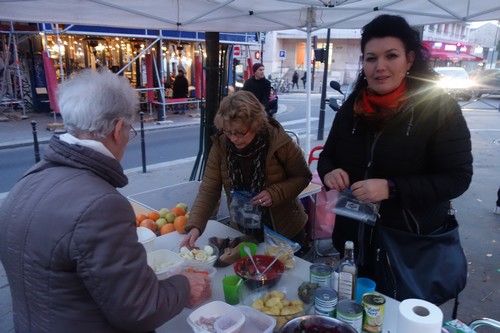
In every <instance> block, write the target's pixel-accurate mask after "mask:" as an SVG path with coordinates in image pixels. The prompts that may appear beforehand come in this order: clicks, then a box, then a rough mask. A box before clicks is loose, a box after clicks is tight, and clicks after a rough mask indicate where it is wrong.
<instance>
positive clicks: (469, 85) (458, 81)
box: [433, 67, 476, 101]
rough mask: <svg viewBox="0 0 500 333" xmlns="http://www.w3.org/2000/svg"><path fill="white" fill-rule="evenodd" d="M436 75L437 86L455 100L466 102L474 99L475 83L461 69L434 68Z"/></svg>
mask: <svg viewBox="0 0 500 333" xmlns="http://www.w3.org/2000/svg"><path fill="white" fill-rule="evenodd" d="M433 69H434V71H435V72H436V73H437V74H438V81H437V83H436V84H437V86H438V87H440V88H442V89H444V90H445V91H446V92H447V93H448V94H449V95H451V96H452V97H453V98H455V99H456V100H459V99H461V100H465V101H468V100H470V99H471V98H472V97H474V95H475V94H476V93H475V82H474V80H471V79H470V77H469V74H467V71H466V70H465V69H464V68H462V67H434V68H433Z"/></svg>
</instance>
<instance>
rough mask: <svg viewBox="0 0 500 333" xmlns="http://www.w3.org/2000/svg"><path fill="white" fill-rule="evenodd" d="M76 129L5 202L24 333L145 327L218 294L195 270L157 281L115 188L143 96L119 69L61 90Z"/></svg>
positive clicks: (0, 250)
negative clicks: (116, 72)
mask: <svg viewBox="0 0 500 333" xmlns="http://www.w3.org/2000/svg"><path fill="white" fill-rule="evenodd" d="M58 92H59V96H58V97H59V100H58V103H59V109H60V111H61V115H62V117H63V120H64V123H65V126H66V129H67V133H65V134H63V135H61V136H54V137H52V138H51V140H50V142H49V144H48V147H47V149H46V152H45V155H44V159H43V161H41V162H39V163H38V164H36V165H35V166H34V167H33V168H32V169H31V170H29V171H28V172H27V173H26V174H25V175H24V176H23V178H22V179H21V180H20V181H19V182H18V183H17V184H16V185H15V186H14V187H13V188H12V190H11V191H10V193H9V195H8V196H7V198H6V199H5V201H4V203H3V205H2V207H0V228H1V230H2V233H1V235H0V259H1V260H2V264H3V266H4V268H5V271H6V273H7V278H8V280H9V285H10V289H11V294H12V300H13V316H14V326H15V330H16V332H33V331H36V332H124V331H127V332H146V331H151V330H154V329H155V328H157V327H159V326H160V325H162V324H163V323H164V322H166V321H167V320H169V319H170V318H172V317H174V316H175V315H177V314H178V313H179V312H180V311H181V310H182V309H183V308H184V306H186V305H188V306H193V305H196V304H199V303H201V302H202V301H203V300H205V299H206V298H207V297H208V296H209V295H210V280H209V278H208V277H206V276H204V275H203V274H195V273H186V274H182V275H176V276H173V277H171V278H169V279H167V280H163V281H158V280H157V277H156V275H155V273H154V271H153V270H152V269H151V268H150V267H149V266H148V264H147V260H146V252H145V250H144V247H143V246H142V245H141V244H140V243H139V242H138V241H137V234H136V226H135V214H134V211H133V210H132V207H131V205H130V203H129V202H128V200H127V199H126V198H125V197H123V196H122V195H121V194H120V193H119V192H118V191H117V190H116V187H123V186H125V185H126V184H127V182H128V180H127V177H126V176H125V175H124V173H123V169H122V167H121V165H120V162H119V161H120V159H121V158H122V156H123V154H124V152H125V147H126V146H127V143H128V142H129V140H130V138H131V137H133V136H134V135H135V131H134V130H133V128H132V123H133V121H134V117H135V115H136V112H137V109H138V105H139V103H138V95H137V93H136V91H135V90H134V89H133V88H132V87H131V86H130V84H129V83H128V81H127V80H126V79H125V78H123V77H119V76H116V75H114V74H112V73H111V72H107V71H103V72H92V71H83V72H81V73H80V74H79V75H78V76H77V77H76V78H73V79H71V80H69V81H66V82H65V83H63V84H62V85H61V86H60V87H59V91H58Z"/></svg>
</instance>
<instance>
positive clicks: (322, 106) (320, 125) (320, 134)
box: [317, 28, 330, 140]
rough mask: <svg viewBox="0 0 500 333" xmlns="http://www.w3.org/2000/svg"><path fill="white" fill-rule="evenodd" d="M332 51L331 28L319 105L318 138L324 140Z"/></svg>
mask: <svg viewBox="0 0 500 333" xmlns="http://www.w3.org/2000/svg"><path fill="white" fill-rule="evenodd" d="M329 53H330V28H328V29H327V30H326V52H325V53H324V55H323V59H322V60H323V62H324V64H323V84H322V85H321V103H320V107H319V122H318V136H317V140H323V133H324V128H325V104H326V103H325V100H326V81H328V55H329Z"/></svg>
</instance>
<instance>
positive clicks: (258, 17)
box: [0, 0, 500, 152]
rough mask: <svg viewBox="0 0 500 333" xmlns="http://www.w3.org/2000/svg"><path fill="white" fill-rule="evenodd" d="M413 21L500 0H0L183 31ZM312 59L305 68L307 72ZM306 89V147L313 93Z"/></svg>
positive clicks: (46, 13)
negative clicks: (389, 18) (397, 18)
mask: <svg viewBox="0 0 500 333" xmlns="http://www.w3.org/2000/svg"><path fill="white" fill-rule="evenodd" d="M384 13H387V14H396V15H401V16H404V17H405V18H406V19H407V20H408V22H409V23H410V24H411V25H425V24H432V23H446V22H457V21H462V22H471V21H484V20H496V19H500V2H499V1H498V0H141V1H137V0H0V21H15V22H40V23H57V24H80V25H97V26H111V27H128V28H148V29H163V30H177V29H179V30H184V31H214V32H248V31H273V30H286V29H301V30H303V31H305V32H307V35H308V38H307V48H306V50H307V53H306V59H310V58H311V55H310V50H311V34H312V33H313V32H314V31H316V30H318V29H323V28H337V29H341V28H361V27H362V26H363V25H365V24H366V23H367V22H369V21H370V20H371V19H373V18H374V17H376V16H378V15H380V14H384ZM310 66H311V64H310V62H306V70H307V72H310ZM310 93H311V92H310V80H309V86H308V88H307V117H306V118H307V139H306V142H307V143H306V145H307V147H306V152H309V150H310V116H311V95H310Z"/></svg>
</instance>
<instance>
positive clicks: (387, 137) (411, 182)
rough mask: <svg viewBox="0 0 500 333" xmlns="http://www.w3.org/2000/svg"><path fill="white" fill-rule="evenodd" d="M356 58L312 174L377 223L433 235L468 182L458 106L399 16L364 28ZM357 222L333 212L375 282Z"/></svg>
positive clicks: (466, 140)
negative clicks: (367, 210) (374, 209)
mask: <svg viewBox="0 0 500 333" xmlns="http://www.w3.org/2000/svg"><path fill="white" fill-rule="evenodd" d="M361 52H362V55H363V67H362V70H361V72H360V73H359V76H358V79H357V82H356V85H355V87H354V90H353V92H352V94H351V95H350V96H349V97H348V99H347V101H346V102H345V103H344V104H343V105H342V107H341V109H340V111H339V112H338V113H337V114H336V116H335V119H334V122H333V125H332V128H331V130H330V133H329V136H328V139H327V140H326V143H325V145H324V149H323V151H322V153H321V154H320V157H319V161H318V173H319V175H320V177H321V179H322V181H323V184H324V185H325V186H326V187H327V188H328V189H335V190H337V191H343V190H345V189H346V188H350V190H351V191H352V194H353V195H354V196H355V197H356V198H357V199H359V200H361V201H365V202H372V203H377V204H379V205H380V207H379V212H378V213H379V218H378V221H377V223H379V224H381V225H384V226H386V227H390V228H392V229H397V230H404V231H409V232H415V233H421V234H429V233H432V232H433V231H435V230H438V229H440V228H441V227H443V226H444V225H446V223H447V221H448V209H449V201H450V200H451V199H454V198H456V197H458V196H460V195H461V194H463V193H464V192H465V191H466V190H467V188H468V187H469V184H470V182H471V178H472V154H471V140H470V133H469V130H468V128H467V124H466V122H465V119H464V117H463V115H462V112H461V109H460V106H459V105H458V104H457V102H456V101H455V100H453V99H452V98H451V97H449V96H448V95H446V94H445V93H443V92H442V91H441V90H438V89H437V88H436V86H435V84H434V82H433V81H434V72H433V71H432V70H431V69H430V68H429V66H428V65H427V59H428V54H429V53H428V51H427V50H426V49H425V48H424V47H423V46H422V44H421V43H420V37H419V35H418V32H416V31H414V30H413V29H411V27H410V26H409V25H408V24H407V23H406V21H405V20H404V19H403V18H401V17H399V16H390V15H382V16H379V17H378V18H376V19H374V20H373V21H372V22H370V23H369V24H367V25H366V26H365V27H364V29H363V33H362V38H361ZM361 225H363V223H360V222H358V221H356V220H353V219H350V218H346V217H343V216H339V215H337V216H336V221H335V229H334V232H333V235H332V239H333V242H334V245H335V247H336V249H337V250H339V251H340V252H341V253H343V250H344V243H345V241H346V240H352V241H354V243H355V249H357V250H360V251H359V252H356V254H357V255H358V256H359V259H360V261H359V264H360V267H359V269H360V275H361V276H373V271H374V267H375V266H376V260H377V257H376V251H377V250H376V248H375V246H374V243H373V242H372V240H373V238H372V237H373V233H372V232H373V230H372V228H370V227H363V228H361V227H360V226H361ZM417 228H418V229H417ZM360 229H361V230H360ZM378 287H379V286H378V285H377V290H379V289H378Z"/></svg>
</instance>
